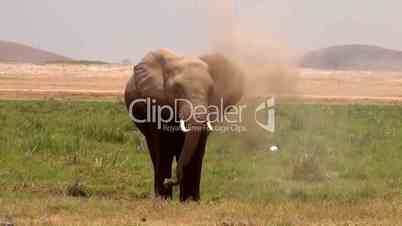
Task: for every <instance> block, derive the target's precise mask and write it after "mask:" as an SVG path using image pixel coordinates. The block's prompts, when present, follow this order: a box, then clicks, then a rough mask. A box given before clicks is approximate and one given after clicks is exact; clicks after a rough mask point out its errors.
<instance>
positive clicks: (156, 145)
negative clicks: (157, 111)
mask: <svg viewBox="0 0 402 226" xmlns="http://www.w3.org/2000/svg"><path fill="white" fill-rule="evenodd" d="M143 131H144V132H143V133H144V135H145V138H146V141H147V146H148V149H149V154H150V156H151V160H152V165H153V169H154V191H155V196H156V197H160V198H163V199H169V198H170V199H171V198H172V189H171V188H170V189H169V188H165V186H164V185H163V182H164V180H165V178H170V177H171V172H172V161H173V154H170V152H169V151H167V150H165V149H166V147H165V146H164V145H163V143H164V140H166V138H165V137H166V135H164V134H163V133H162V132H161V131H160V130H158V129H156V127H155V128H154V127H153V126H152V125H151V126H148V127H147V128H146V130H143Z"/></svg>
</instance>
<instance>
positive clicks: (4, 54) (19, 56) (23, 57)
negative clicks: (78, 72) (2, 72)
mask: <svg viewBox="0 0 402 226" xmlns="http://www.w3.org/2000/svg"><path fill="white" fill-rule="evenodd" d="M71 60H72V59H70V58H68V57H64V56H61V55H58V54H55V53H51V52H48V51H44V50H41V49H36V48H32V47H30V46H27V45H23V44H18V43H15V42H8V41H0V62H12V63H33V64H42V63H49V62H64V61H71Z"/></svg>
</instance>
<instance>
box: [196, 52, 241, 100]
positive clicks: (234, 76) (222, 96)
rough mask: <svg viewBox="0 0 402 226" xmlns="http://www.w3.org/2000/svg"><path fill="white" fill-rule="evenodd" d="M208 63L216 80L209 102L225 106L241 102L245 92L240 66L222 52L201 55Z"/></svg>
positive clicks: (210, 72)
mask: <svg viewBox="0 0 402 226" xmlns="http://www.w3.org/2000/svg"><path fill="white" fill-rule="evenodd" d="M200 59H201V60H202V61H204V62H205V63H207V64H208V70H209V74H210V75H211V77H212V79H213V81H214V87H213V90H212V92H211V94H210V97H209V104H210V105H215V106H220V104H221V101H222V100H223V107H224V108H226V107H227V106H229V105H234V104H237V103H238V102H239V100H240V99H241V98H242V96H243V93H244V77H245V76H244V73H243V72H242V70H241V69H240V67H239V66H238V65H237V64H236V63H235V62H234V61H232V60H230V59H229V58H228V57H226V56H224V55H222V54H211V55H204V56H201V57H200Z"/></svg>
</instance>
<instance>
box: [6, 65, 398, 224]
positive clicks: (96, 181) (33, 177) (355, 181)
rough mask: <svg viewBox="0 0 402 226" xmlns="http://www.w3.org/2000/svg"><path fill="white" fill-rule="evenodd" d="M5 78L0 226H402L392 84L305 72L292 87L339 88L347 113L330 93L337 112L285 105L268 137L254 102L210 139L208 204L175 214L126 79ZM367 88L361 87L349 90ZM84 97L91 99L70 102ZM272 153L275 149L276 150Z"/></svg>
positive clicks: (178, 208) (323, 105) (78, 75)
mask: <svg viewBox="0 0 402 226" xmlns="http://www.w3.org/2000/svg"><path fill="white" fill-rule="evenodd" d="M3 67H8V69H7V70H8V71H7V70H3V71H4V73H3V74H1V75H0V96H1V97H2V99H3V100H1V101H0V186H1V191H0V220H1V219H2V218H7V219H11V220H12V221H14V222H15V225H66V226H67V225H116V226H117V225H222V226H225V225H278V226H279V225H280V226H293V225H401V224H402V223H401V222H402V117H401V116H402V105H401V104H398V98H399V97H398V96H397V95H396V94H397V93H400V92H399V90H398V89H400V87H401V86H400V82H401V81H400V76H399V75H398V76H397V75H392V74H390V75H387V76H389V77H386V76H385V77H384V76H382V77H376V76H373V75H371V74H365V73H360V74H358V76H355V77H353V79H354V80H352V79H350V77H348V76H347V75H345V74H343V75H341V76H339V75H337V76H335V75H333V74H325V73H323V72H320V73H321V75H319V73H316V72H314V73H315V74H314V75H311V73H310V72H308V71H307V72H305V73H304V75H303V76H304V77H305V79H304V80H302V81H301V82H300V83H299V85H300V86H303V87H305V89H303V90H304V93H302V94H303V95H311V96H319V95H323V94H321V93H319V92H320V91H321V90H322V89H319V88H318V87H323V86H324V87H327V88H328V89H329V88H330V87H335V88H333V90H334V91H333V92H330V94H334V93H335V90H337V91H339V90H341V91H344V93H343V94H345V95H343V96H342V98H346V96H349V97H351V100H352V101H345V100H344V99H342V98H340V97H339V96H338V95H339V94H337V93H335V94H334V95H336V96H337V97H335V98H334V99H335V102H336V103H332V102H331V101H330V103H329V102H328V100H329V99H331V98H328V97H327V98H323V99H322V100H320V101H313V102H312V101H303V100H296V101H292V102H281V101H279V102H278V106H277V107H276V120H277V128H276V132H275V133H269V132H266V131H265V130H263V129H262V128H260V127H258V125H257V124H256V123H255V121H254V109H255V106H257V105H258V104H260V103H261V101H262V99H259V98H254V99H250V100H249V101H248V102H247V105H248V107H247V111H246V114H245V116H244V118H243V121H242V126H244V128H246V131H243V132H241V133H239V132H236V131H232V132H225V133H224V132H215V133H213V134H212V135H211V137H210V139H209V141H208V147H207V153H206V156H205V161H204V168H203V179H202V185H201V188H202V201H201V202H200V203H184V204H183V203H179V202H178V200H177V192H176V197H175V198H174V200H172V201H162V200H158V199H155V198H153V192H152V187H153V184H152V183H153V175H152V168H151V167H152V166H151V164H150V160H149V156H148V153H147V150H146V146H145V145H144V141H143V138H142V136H141V134H140V133H139V131H138V130H137V129H136V128H135V127H134V126H133V124H132V122H131V121H130V119H129V117H128V114H127V111H126V109H125V106H124V104H123V103H122V101H121V97H119V93H120V92H121V90H122V87H124V86H123V84H124V81H125V79H126V78H127V77H128V76H129V74H128V73H127V72H128V71H129V69H128V68H108V67H109V66H102V67H101V68H100V69H99V68H97V69H96V68H93V67H92V66H70V67H71V68H72V69H71V68H70V69H68V70H70V71H68V72H69V73H70V74H69V75H68V76H65V77H67V78H68V81H67V82H66V80H60V79H61V78H62V76H61V75H60V76H59V75H57V73H55V74H54V75H53V76H52V73H53V72H52V70H61V71H63V70H65V69H64V68H63V67H58V68H56V66H48V67H49V68H50V69H49V68H48V70H50V71H51V72H52V73H48V74H46V73H44V72H42V71H40V70H41V69H43V68H41V67H42V66H26V67H34V69H37V74H32V73H31V74H28V75H25V76H21V75H20V74H18V73H20V72H21V71H22V69H21V68H20V69H18V70H17V71H18V73H14V72H12V70H14V69H13V67H14V66H12V65H6V66H4V65H3ZM43 67H44V66H43ZM52 67H53V69H52ZM104 68H106V69H104ZM73 69H74V70H75V71H74V70H73ZM82 70H84V72H82ZM27 71H30V72H32V71H35V70H32V68H30V69H27ZM86 71H92V72H88V74H96V73H97V74H98V75H99V76H102V77H103V78H105V80H104V82H102V81H99V80H98V81H96V79H97V77H96V76H98V75H96V76H86V74H87V72H86ZM94 71H95V72H96V73H95V72H94ZM21 73H22V72H21ZM64 73H65V72H64ZM105 73H106V74H107V73H108V74H107V75H105ZM113 73H115V74H123V75H124V76H125V77H114V75H113ZM309 73H310V74H309ZM345 73H346V72H345ZM348 73H351V72H348ZM60 74H62V73H60ZM29 76H31V77H32V78H35V79H37V80H36V82H37V83H36V84H37V85H36V86H31V85H30V84H29V82H30V80H29V79H27V78H29ZM367 77H371V78H373V79H371V80H367V81H366V80H364V78H367ZM384 78H385V79H384ZM387 78H388V79H387ZM348 79H349V80H348ZM376 79H377V80H376ZM82 80H85V81H87V82H86V83H83V82H80V81H82ZM88 81H92V83H91V82H88ZM108 81H110V82H108ZM345 81H350V82H345ZM362 81H363V84H366V85H365V86H359V87H360V88H361V89H357V88H356V87H358V84H359V83H362ZM77 84H78V85H77ZM80 84H81V85H80ZM82 84H86V86H85V87H84V85H82ZM88 84H89V85H88ZM318 84H320V85H318ZM390 84H392V87H393V88H390V89H385V88H384V87H390V86H389V85H390ZM106 85H107V86H109V89H107V88H105V87H106ZM47 86H48V87H47ZM58 86H60V87H58ZM30 87H35V89H32V88H30ZM52 87H53V89H54V90H52ZM54 87H56V88H54ZM57 87H58V88H57ZM315 87H317V88H315ZM336 87H338V88H336ZM373 87H374V88H375V87H377V88H376V89H375V90H374V89H371V88H373ZM328 89H327V90H328ZM381 89H384V90H387V92H390V93H385V94H384V92H381ZM96 90H103V91H105V90H106V91H107V92H103V93H101V92H96ZM348 90H350V92H348ZM373 90H374V91H373ZM87 91H90V92H87ZM352 91H353V92H352ZM392 92H394V93H395V95H394V94H393V93H392ZM83 93H84V94H85V93H90V95H89V96H90V98H87V97H86V98H81V97H78V96H79V94H83ZM299 94H300V93H299ZM370 94H372V95H373V96H374V97H376V98H379V99H376V98H372V97H369V95H370ZM353 97H355V98H353ZM394 97H395V98H394ZM381 98H383V100H384V101H380V99H381ZM387 98H388V99H387ZM389 98H394V99H391V100H390V99H389ZM348 100H349V99H348ZM381 100H382V99H381ZM393 100H395V102H396V103H394V102H393ZM359 101H362V102H359ZM258 117H260V115H258ZM261 117H263V116H262V115H261ZM272 145H277V146H278V147H279V151H275V152H272V151H271V150H270V147H271V146H272Z"/></svg>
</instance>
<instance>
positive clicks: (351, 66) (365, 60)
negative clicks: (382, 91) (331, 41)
mask: <svg viewBox="0 0 402 226" xmlns="http://www.w3.org/2000/svg"><path fill="white" fill-rule="evenodd" d="M301 66H303V67H309V68H316V69H325V70H390V71H394V70H398V71H400V70H402V51H396V50H391V49H385V48H381V47H378V46H370V45H343V46H333V47H329V48H325V49H320V50H317V51H312V52H309V53H307V54H306V55H304V56H303V57H302V59H301Z"/></svg>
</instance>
